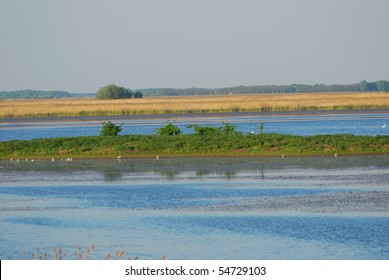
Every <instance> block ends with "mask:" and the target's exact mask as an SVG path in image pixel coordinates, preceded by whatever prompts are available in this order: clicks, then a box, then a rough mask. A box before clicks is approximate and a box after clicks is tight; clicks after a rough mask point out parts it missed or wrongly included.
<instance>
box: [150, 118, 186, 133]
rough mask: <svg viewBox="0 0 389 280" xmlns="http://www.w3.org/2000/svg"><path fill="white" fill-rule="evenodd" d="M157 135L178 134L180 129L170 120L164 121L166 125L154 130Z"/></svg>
mask: <svg viewBox="0 0 389 280" xmlns="http://www.w3.org/2000/svg"><path fill="white" fill-rule="evenodd" d="M154 131H155V132H156V133H157V134H159V135H178V134H181V129H179V128H178V127H177V126H175V125H174V124H173V123H171V122H170V121H167V122H166V125H165V126H163V127H160V128H157V129H155V130H154Z"/></svg>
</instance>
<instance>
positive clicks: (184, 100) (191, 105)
mask: <svg viewBox="0 0 389 280" xmlns="http://www.w3.org/2000/svg"><path fill="white" fill-rule="evenodd" d="M388 97H389V93H386V92H332V93H329V92H326V93H294V94H231V95H217V96H215V95H213V96H185V97H184V96H180V97H149V98H135V99H134V98H131V99H109V100H100V99H93V98H90V99H50V100H47V99H45V100H42V99H37V100H35V99H33V100H0V118H45V117H49V118H51V117H68V116H82V117H84V116H85V117H88V116H104V117H109V116H116V117H119V118H121V117H123V116H125V117H127V116H139V115H142V116H143V115H145V116H147V115H164V116H165V117H166V116H169V115H172V114H173V115H175V114H178V115H180V116H181V115H182V116H184V115H191V114H198V113H201V114H203V113H205V114H208V113H211V114H213V113H246V112H247V113H254V114H256V113H259V112H263V113H268V112H285V111H290V112H295V111H303V112H304V111H326V110H340V111H342V110H359V109H388V108H389V98H388Z"/></svg>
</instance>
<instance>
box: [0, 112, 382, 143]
mask: <svg viewBox="0 0 389 280" xmlns="http://www.w3.org/2000/svg"><path fill="white" fill-rule="evenodd" d="M170 120H171V121H173V122H175V124H176V125H177V126H178V127H179V128H180V129H181V130H182V131H183V133H193V129H188V128H187V125H188V124H200V125H211V126H215V127H217V126H220V125H222V122H229V123H232V124H235V125H236V126H237V130H238V131H241V132H244V133H251V132H254V133H258V126H259V124H260V123H261V122H263V123H264V131H263V132H264V133H281V134H294V135H317V134H345V133H346V134H355V135H389V126H386V127H383V126H385V124H387V125H389V113H364V114H338V113H337V114H331V113H328V114H324V115H288V116H255V117H253V116H241V117H207V118H199V117H197V118H196V117H195V118H178V119H174V118H173V119H170ZM102 121H103V120H99V121H62V122H53V121H50V122H44V121H39V119H37V121H36V122H29V123H27V122H25V123H23V122H19V123H0V141H7V140H15V139H18V140H28V139H34V138H52V137H72V136H93V135H99V129H100V128H101V122H102ZM112 122H114V123H116V124H122V125H123V132H122V134H154V133H155V132H154V130H155V129H157V128H160V127H162V126H163V125H165V122H166V119H120V120H112Z"/></svg>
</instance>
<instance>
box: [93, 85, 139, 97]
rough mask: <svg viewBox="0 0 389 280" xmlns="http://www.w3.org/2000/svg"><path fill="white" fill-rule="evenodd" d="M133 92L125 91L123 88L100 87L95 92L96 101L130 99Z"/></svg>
mask: <svg viewBox="0 0 389 280" xmlns="http://www.w3.org/2000/svg"><path fill="white" fill-rule="evenodd" d="M132 96H133V92H132V90H130V89H125V88H124V87H118V86H116V85H108V86H105V87H101V88H100V89H99V90H98V91H97V92H96V98H97V99H123V98H132Z"/></svg>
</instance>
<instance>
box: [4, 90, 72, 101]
mask: <svg viewBox="0 0 389 280" xmlns="http://www.w3.org/2000/svg"><path fill="white" fill-rule="evenodd" d="M71 97H72V95H71V94H70V93H69V92H67V91H43V90H29V89H27V90H17V91H3V92H0V99H53V98H71Z"/></svg>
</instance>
